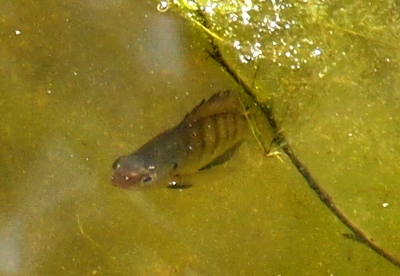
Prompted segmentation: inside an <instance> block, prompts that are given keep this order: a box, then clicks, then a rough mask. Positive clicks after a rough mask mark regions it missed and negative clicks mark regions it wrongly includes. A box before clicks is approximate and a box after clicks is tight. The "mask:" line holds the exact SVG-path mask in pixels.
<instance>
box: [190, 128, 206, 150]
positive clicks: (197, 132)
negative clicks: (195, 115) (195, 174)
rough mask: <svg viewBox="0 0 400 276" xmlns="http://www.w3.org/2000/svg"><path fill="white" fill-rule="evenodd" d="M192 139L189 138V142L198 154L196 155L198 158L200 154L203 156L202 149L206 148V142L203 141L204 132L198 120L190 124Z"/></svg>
mask: <svg viewBox="0 0 400 276" xmlns="http://www.w3.org/2000/svg"><path fill="white" fill-rule="evenodd" d="M192 125H193V126H192V133H193V135H192V139H191V143H192V144H193V145H192V148H193V151H194V153H193V154H195V153H196V151H197V154H198V155H199V156H198V157H199V158H200V157H201V156H203V153H204V149H205V148H206V143H205V141H204V132H203V131H202V129H201V126H200V124H199V122H195V123H193V124H192Z"/></svg>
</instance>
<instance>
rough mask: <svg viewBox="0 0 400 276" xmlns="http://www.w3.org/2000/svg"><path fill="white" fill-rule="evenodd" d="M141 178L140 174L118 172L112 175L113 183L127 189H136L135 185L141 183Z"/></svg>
mask: <svg viewBox="0 0 400 276" xmlns="http://www.w3.org/2000/svg"><path fill="white" fill-rule="evenodd" d="M138 180H139V176H138V175H137V174H131V175H121V174H118V173H115V174H114V175H113V176H112V177H111V183H112V184H113V185H114V186H116V187H118V188H122V189H126V190H131V189H134V188H135V186H137V185H138V183H140V181H138Z"/></svg>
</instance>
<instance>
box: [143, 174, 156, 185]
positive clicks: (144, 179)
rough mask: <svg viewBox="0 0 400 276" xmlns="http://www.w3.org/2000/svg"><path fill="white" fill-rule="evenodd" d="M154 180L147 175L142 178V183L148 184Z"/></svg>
mask: <svg viewBox="0 0 400 276" xmlns="http://www.w3.org/2000/svg"><path fill="white" fill-rule="evenodd" d="M152 180H153V178H152V177H151V176H150V175H146V176H144V177H143V178H142V183H148V182H150V181H152Z"/></svg>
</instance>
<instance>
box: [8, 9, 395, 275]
mask: <svg viewBox="0 0 400 276" xmlns="http://www.w3.org/2000/svg"><path fill="white" fill-rule="evenodd" d="M3 2H4V3H2V10H1V11H0V16H1V18H2V22H3V24H2V26H1V29H2V32H1V36H2V38H1V41H2V44H3V47H1V50H0V55H1V59H2V63H1V65H0V66H1V67H0V68H1V69H2V70H3V71H4V72H6V73H7V74H3V75H2V77H1V78H2V79H1V86H0V94H1V97H0V109H1V118H2V122H3V123H2V124H0V131H1V135H0V137H1V143H0V151H1V154H0V156H1V157H0V164H1V167H2V174H1V183H3V184H2V185H1V190H0V210H1V214H2V215H1V217H0V274H2V275H84V274H91V275H101V274H108V275H216V274H217V275H238V274H241V275H255V274H256V275H359V274H365V271H368V275H396V273H397V274H398V270H397V269H396V268H395V267H393V266H392V265H391V264H390V263H388V262H386V261H385V260H384V259H382V258H381V257H380V256H377V255H376V254H374V253H373V252H371V251H370V250H369V249H368V248H366V247H364V246H363V245H362V244H359V243H356V242H354V241H353V240H349V239H346V238H343V236H342V234H346V233H348V230H347V229H346V228H344V227H343V225H342V224H341V223H340V222H338V221H337V220H336V219H335V218H334V217H333V216H332V214H331V213H330V212H329V211H328V210H327V209H326V208H325V207H324V206H323V205H321V204H320V202H319V201H318V199H317V198H316V197H315V195H314V194H313V192H312V191H310V190H309V189H308V187H307V185H306V184H305V182H304V180H303V179H302V178H301V177H300V176H299V174H298V173H297V172H296V171H295V169H294V168H293V166H292V165H291V164H290V162H289V160H288V159H287V157H286V156H284V155H283V156H282V155H281V156H280V157H281V159H282V160H281V161H280V160H279V159H278V158H274V157H270V158H267V157H265V156H264V155H263V153H262V152H261V151H260V147H259V145H258V144H257V143H256V141H255V140H254V139H249V141H246V143H244V144H243V146H242V147H241V148H240V149H239V151H238V152H237V154H236V155H235V156H234V158H232V160H230V161H229V162H227V163H226V164H223V165H222V166H220V167H217V168H214V169H212V170H208V171H204V172H202V173H200V174H197V175H194V176H192V179H191V181H192V182H193V183H194V187H192V188H190V189H187V190H184V191H182V192H180V191H174V190H167V189H156V190H151V191H144V192H139V193H130V192H127V191H121V190H120V189H116V188H114V187H112V185H111V184H110V175H111V172H112V170H111V164H112V162H113V160H115V158H116V157H117V156H119V155H121V154H122V153H124V152H130V151H133V150H134V149H135V148H137V147H138V146H139V145H141V144H143V143H144V142H146V141H148V140H149V138H151V137H153V136H154V135H155V134H158V133H160V132H161V131H162V130H164V129H166V128H168V127H171V126H173V125H175V124H176V123H178V122H179V121H180V120H181V119H182V117H183V116H184V115H185V114H186V112H188V111H190V109H191V108H192V107H193V106H195V105H196V104H197V103H198V102H199V101H200V100H201V99H203V98H207V97H209V96H210V95H212V94H214V93H215V92H217V91H222V90H226V89H227V88H235V86H234V84H232V83H231V81H230V80H229V79H228V78H227V77H226V75H224V74H223V73H221V70H220V69H219V68H218V67H217V66H216V65H215V64H213V63H212V62H211V61H210V59H208V58H207V56H206V55H203V47H204V44H203V43H206V42H205V41H201V40H200V41H199V40H198V34H197V33H196V34H195V35H193V37H195V38H196V39H192V37H191V36H190V35H191V34H190V32H189V31H190V30H191V29H190V28H191V27H188V24H187V22H185V21H182V20H181V19H179V18H178V15H177V14H174V13H172V12H170V11H168V12H166V13H158V12H157V10H156V3H145V2H143V1H140V2H139V1H133V2H132V1H101V2H98V1H97V2H96V1H91V2H87V3H82V2H78V1H76V2H74V1H73V2H61V1H56V2H54V1H50V2H45V3H42V4H35V5H32V3H31V2H29V1H20V2H18V3H15V2H9V1H3ZM246 3H248V1H246ZM271 3H272V2H271ZM320 4H321V6H320V7H321V8H323V10H324V11H325V13H323V14H328V13H329V12H330V13H331V14H330V15H332V16H334V15H336V12H335V9H334V7H331V8H328V7H326V6H324V5H322V4H324V3H320ZM343 5H345V4H344V3H343ZM346 5H347V4H346ZM346 5H345V6H346ZM171 9H172V8H171ZM171 9H170V10H171ZM354 9H355V8H354V7H349V8H348V9H347V10H345V14H347V15H349V14H350V15H351V13H350V12H351V11H352V12H355V11H354ZM386 10H387V9H386V8H382V18H383V17H385V18H386V17H389V15H388V14H387V13H386ZM379 11H381V10H380V9H379V7H372V8H371V13H372V12H373V14H374V15H379ZM246 12H247V13H250V11H248V10H246ZM284 12H286V10H285V11H284ZM312 12H313V13H312V14H313V15H315V13H314V12H315V10H312ZM288 13H289V14H290V11H288ZM360 14H362V11H360ZM251 15H252V14H251ZM252 16H253V15H252ZM296 16H299V17H301V15H296ZM357 16H359V14H357ZM338 17H339V18H340V19H341V20H339V22H345V19H346V18H351V17H350V16H347V17H346V18H344V16H343V15H342V14H339V15H338ZM313 18H314V19H315V20H316V19H317V18H316V17H313ZM357 18H358V17H357ZM382 18H380V21H379V22H380V24H381V25H382V24H383V23H384V22H383V21H384V19H382ZM346 20H347V19H346ZM393 20H394V19H393ZM271 22H272V21H271ZM271 22H269V24H271ZM312 22H314V23H315V22H318V21H312ZM362 22H365V21H362ZM382 22H383V23H382ZM308 23H310V22H308ZM314 23H312V24H314ZM336 23H337V22H336ZM220 24H222V23H221V22H220ZM312 24H311V25H312ZM387 24H388V23H387ZM308 26H310V25H308ZM313 26H314V27H315V26H318V24H317V25H313ZM362 26H364V25H362ZM396 26H397V25H396ZM391 27H393V26H391ZM393 28H394V27H393ZM387 29H388V30H391V28H387ZM313 30H314V31H315V30H317V31H318V32H317V34H318V35H321V33H320V32H319V30H321V29H320V28H309V29H302V30H301V32H300V33H307V34H310V35H314V36H315V33H314V31H313ZM322 30H323V32H322V33H324V31H326V30H327V25H326V24H325V25H323V28H322ZM363 30H365V31H367V30H369V31H371V30H370V29H362V30H358V32H357V33H361V31H363ZM381 30H383V29H381ZM339 31H340V29H335V30H334V32H333V36H330V35H326V36H322V35H321V36H320V37H318V39H319V40H318V41H319V42H320V43H324V48H323V50H324V51H323V52H322V56H323V60H321V59H319V62H321V63H318V62H317V63H316V65H317V66H318V70H316V69H315V68H312V66H309V67H307V66H306V65H304V67H302V68H304V70H300V71H296V72H293V71H291V70H290V69H288V68H290V66H289V67H285V66H284V64H283V66H282V64H281V66H279V65H277V64H276V63H275V62H274V61H273V60H270V61H268V60H266V59H262V63H261V64H260V66H258V67H259V69H258V71H256V72H254V71H255V70H254V68H255V66H253V64H251V62H250V63H246V64H241V65H238V66H242V67H240V68H241V69H242V72H245V73H246V74H247V75H248V76H249V77H248V78H249V79H251V78H254V76H256V79H254V86H255V87H257V88H259V91H263V92H260V97H261V98H268V99H272V100H273V101H274V106H275V108H276V110H277V116H278V117H279V118H282V129H283V131H284V132H285V134H286V135H287V137H288V138H289V139H290V142H291V144H292V146H293V147H294V149H295V151H296V153H297V155H298V156H299V157H300V158H301V159H302V161H304V162H305V163H306V164H307V166H308V167H309V169H310V170H311V171H312V173H313V174H314V175H315V177H316V178H317V179H318V180H319V181H320V182H321V183H322V185H324V186H325V187H326V189H328V190H329V191H330V192H331V194H332V196H333V197H334V198H335V200H336V202H337V203H338V204H339V205H340V206H342V207H343V209H344V210H345V211H346V212H347V214H349V215H351V216H352V219H354V220H355V221H356V222H357V223H358V224H359V225H361V226H362V227H363V228H364V229H365V231H367V232H368V233H370V234H371V236H372V237H373V238H374V240H376V241H378V242H379V243H380V244H382V246H384V247H385V248H387V249H388V250H390V251H391V252H394V253H395V254H396V253H397V252H400V247H399V244H400V241H399V239H398V235H397V233H398V228H399V223H398V221H397V217H396V216H395V214H397V213H399V210H398V209H399V207H398V205H399V204H398V200H397V198H398V195H399V193H400V189H399V188H398V187H399V185H397V182H398V180H397V178H398V177H397V176H398V172H399V168H400V166H399V159H398V157H397V156H398V154H397V152H398V150H399V149H400V148H399V147H398V143H397V140H398V139H397V138H398V136H399V128H398V125H399V124H398V119H397V117H396V114H397V113H398V107H399V105H398V91H397V87H398V85H397V84H398V80H399V77H398V72H397V71H398V66H397V60H398V59H397V55H398V54H397V51H393V49H392V48H391V47H390V46H389V44H392V45H397V44H396V43H395V41H388V40H387V39H388V37H389V38H390V37H391V36H390V35H389V34H388V33H385V32H384V31H381V32H380V33H373V35H375V34H377V35H378V34H380V35H381V36H380V37H381V38H382V40H384V39H386V41H387V42H388V43H383V44H381V43H376V42H374V41H372V40H369V39H366V37H369V36H365V37H362V36H361V37H359V36H353V34H349V32H339ZM293 32H295V31H293ZM324 34H329V32H327V33H324ZM229 35H231V34H229ZM292 37H293V38H296V36H292ZM260 39H268V38H267V37H263V38H260ZM326 39H327V40H326ZM391 39H393V40H396V39H397V38H395V37H394V38H391ZM285 41H286V40H285ZM338 45H339V46H340V47H339V46H338ZM328 46H329V47H331V49H333V50H332V53H334V52H335V51H334V49H336V50H337V49H344V48H345V49H346V51H345V52H346V55H345V56H343V55H341V56H340V57H338V58H337V59H335V64H333V63H332V60H331V59H330V58H332V57H333V58H334V55H333V56H332V57H331V56H329V55H328V54H327V50H330V49H329V47H328ZM321 49H322V48H321ZM263 53H264V54H265V53H268V51H267V52H263ZM227 56H229V53H227ZM281 58H282V59H284V58H285V57H284V56H282V57H281ZM286 58H287V57H286ZM324 64H325V65H326V66H328V67H326V68H327V69H329V70H328V71H326V73H327V74H324V75H323V77H321V76H320V75H319V74H318V72H320V70H319V69H324V66H323V65H324ZM246 66H247V67H246ZM236 89H237V87H236ZM265 91H272V92H271V94H268V93H265ZM286 111H287V112H286ZM260 129H263V127H260ZM384 204H386V205H384ZM398 254H400V253H398Z"/></svg>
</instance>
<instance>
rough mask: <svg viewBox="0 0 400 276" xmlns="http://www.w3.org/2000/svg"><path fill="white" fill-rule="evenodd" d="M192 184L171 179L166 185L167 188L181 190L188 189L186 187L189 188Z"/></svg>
mask: <svg viewBox="0 0 400 276" xmlns="http://www.w3.org/2000/svg"><path fill="white" fill-rule="evenodd" d="M192 186H193V185H192V184H189V183H179V182H175V181H172V182H170V183H169V184H168V185H167V188H169V189H178V190H183V189H188V188H190V187H192Z"/></svg>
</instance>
